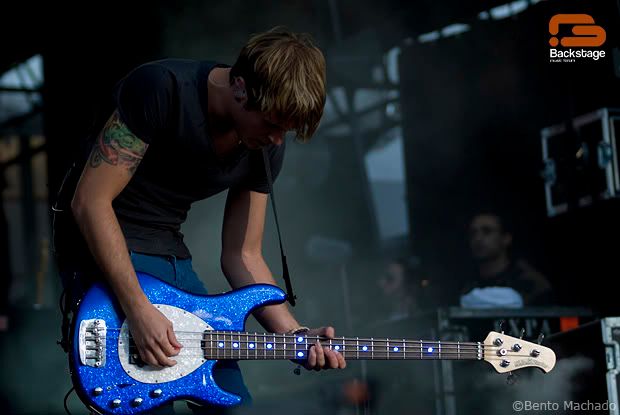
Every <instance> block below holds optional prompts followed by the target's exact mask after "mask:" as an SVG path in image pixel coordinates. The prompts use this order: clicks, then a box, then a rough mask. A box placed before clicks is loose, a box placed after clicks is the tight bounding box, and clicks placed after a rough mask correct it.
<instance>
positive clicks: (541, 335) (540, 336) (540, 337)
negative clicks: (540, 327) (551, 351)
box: [538, 333, 545, 344]
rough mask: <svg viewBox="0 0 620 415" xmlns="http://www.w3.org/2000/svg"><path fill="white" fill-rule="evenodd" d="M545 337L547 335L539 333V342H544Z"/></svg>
mask: <svg viewBox="0 0 620 415" xmlns="http://www.w3.org/2000/svg"><path fill="white" fill-rule="evenodd" d="M544 338H545V335H544V334H543V333H540V334H539V335H538V344H542V342H543V339H544Z"/></svg>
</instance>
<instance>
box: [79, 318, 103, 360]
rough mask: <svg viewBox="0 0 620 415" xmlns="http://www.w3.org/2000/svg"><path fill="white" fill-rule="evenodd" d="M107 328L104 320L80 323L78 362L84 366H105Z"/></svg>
mask: <svg viewBox="0 0 620 415" xmlns="http://www.w3.org/2000/svg"><path fill="white" fill-rule="evenodd" d="M106 334H107V327H106V323H105V320H101V319H92V320H82V322H80V331H79V335H78V343H79V344H78V350H79V354H80V362H81V363H82V364H83V365H85V366H91V367H103V366H105V355H106Z"/></svg>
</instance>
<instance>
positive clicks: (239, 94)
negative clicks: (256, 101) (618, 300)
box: [231, 76, 248, 106]
mask: <svg viewBox="0 0 620 415" xmlns="http://www.w3.org/2000/svg"><path fill="white" fill-rule="evenodd" d="M231 88H232V92H233V97H234V98H235V101H237V102H238V103H240V104H243V105H244V106H245V104H246V102H247V101H248V94H247V92H246V87H245V79H243V77H242V76H235V78H234V80H233V83H232V85H231Z"/></svg>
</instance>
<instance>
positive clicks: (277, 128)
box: [235, 108, 288, 149]
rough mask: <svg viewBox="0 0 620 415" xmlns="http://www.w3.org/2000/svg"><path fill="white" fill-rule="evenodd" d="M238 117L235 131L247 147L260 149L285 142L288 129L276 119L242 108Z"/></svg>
mask: <svg viewBox="0 0 620 415" xmlns="http://www.w3.org/2000/svg"><path fill="white" fill-rule="evenodd" d="M236 115H237V116H236V117H235V130H236V131H237V135H238V136H239V139H240V140H241V141H242V142H243V144H245V145H246V147H248V148H250V149H258V148H262V147H265V146H267V145H270V144H276V145H281V144H282V143H283V142H284V136H285V135H286V132H287V131H288V128H287V126H285V125H284V124H283V123H281V122H279V121H278V120H276V119H275V117H272V116H269V115H266V114H263V113H262V112H260V111H254V110H247V109H246V108H240V109H239V111H238V112H237V114H236Z"/></svg>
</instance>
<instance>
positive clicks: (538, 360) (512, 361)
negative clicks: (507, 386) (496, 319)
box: [483, 331, 555, 373]
mask: <svg viewBox="0 0 620 415" xmlns="http://www.w3.org/2000/svg"><path fill="white" fill-rule="evenodd" d="M483 343H484V360H486V361H487V362H489V363H490V364H491V365H492V366H493V367H494V368H495V370H497V371H498V372H499V373H506V372H512V371H514V370H518V369H522V368H524V367H537V368H539V369H541V370H543V371H544V372H549V371H551V369H553V367H554V366H555V353H554V352H553V350H551V349H550V348H548V347H544V346H542V345H540V344H536V343H531V342H528V341H525V340H523V339H517V338H516V337H511V336H508V335H506V334H503V333H497V332H494V331H492V332H490V333H489V335H488V336H487V338H486V339H485V340H484V342H483Z"/></svg>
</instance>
